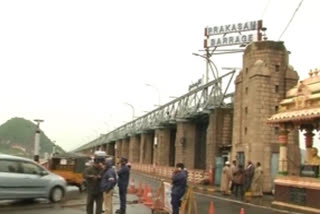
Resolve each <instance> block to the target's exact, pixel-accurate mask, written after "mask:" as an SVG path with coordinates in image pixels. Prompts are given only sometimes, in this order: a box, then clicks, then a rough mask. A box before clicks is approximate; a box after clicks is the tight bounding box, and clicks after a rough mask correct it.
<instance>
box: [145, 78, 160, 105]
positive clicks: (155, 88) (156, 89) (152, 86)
mask: <svg viewBox="0 0 320 214" xmlns="http://www.w3.org/2000/svg"><path fill="white" fill-rule="evenodd" d="M145 86H148V87H151V88H153V89H154V90H155V91H157V93H158V105H159V106H160V105H161V100H160V91H159V89H158V88H157V87H155V86H154V85H151V84H148V83H147V84H145Z"/></svg>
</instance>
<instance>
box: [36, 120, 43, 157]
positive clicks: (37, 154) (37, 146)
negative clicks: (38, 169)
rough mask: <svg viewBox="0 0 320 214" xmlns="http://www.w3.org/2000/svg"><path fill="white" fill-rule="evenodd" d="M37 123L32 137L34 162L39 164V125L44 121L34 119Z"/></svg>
mask: <svg viewBox="0 0 320 214" xmlns="http://www.w3.org/2000/svg"><path fill="white" fill-rule="evenodd" d="M34 121H35V122H36V123H37V128H36V133H35V137H34V157H33V159H34V161H36V162H39V150H40V134H41V130H40V123H41V122H43V121H44V120H40V119H35V120H34Z"/></svg>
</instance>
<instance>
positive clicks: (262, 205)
mask: <svg viewBox="0 0 320 214" xmlns="http://www.w3.org/2000/svg"><path fill="white" fill-rule="evenodd" d="M131 178H133V179H134V180H135V183H136V186H137V184H138V183H139V182H140V181H141V182H142V183H144V184H145V183H147V184H149V185H150V187H151V189H152V190H153V191H155V190H156V189H157V188H158V187H159V186H160V181H159V180H156V179H153V178H151V177H149V176H144V175H142V174H138V173H131ZM195 198H196V201H197V207H198V213H199V214H207V213H208V209H209V204H210V202H211V201H212V202H213V204H214V210H215V213H216V214H238V213H240V209H241V208H244V210H245V214H284V213H285V214H288V213H290V214H292V213H293V212H288V211H284V210H276V209H273V208H271V207H270V199H269V198H268V196H266V197H264V199H256V200H259V201H255V204H248V203H245V202H242V201H239V200H235V199H233V198H232V197H224V196H222V195H220V193H211V194H209V193H207V194H197V193H196V194H195Z"/></svg>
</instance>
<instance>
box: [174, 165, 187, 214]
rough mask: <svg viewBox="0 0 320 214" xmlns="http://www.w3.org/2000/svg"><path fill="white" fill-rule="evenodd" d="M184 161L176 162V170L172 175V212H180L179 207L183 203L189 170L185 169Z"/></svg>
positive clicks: (175, 213)
mask: <svg viewBox="0 0 320 214" xmlns="http://www.w3.org/2000/svg"><path fill="white" fill-rule="evenodd" d="M184 169H185V168H184V164H183V163H177V164H176V170H175V171H174V172H173V175H172V189H171V206H172V214H179V207H180V205H181V198H182V196H183V195H184V193H185V191H186V187H187V176H188V175H187V171H186V170H184Z"/></svg>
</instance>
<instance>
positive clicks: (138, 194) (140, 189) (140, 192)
mask: <svg viewBox="0 0 320 214" xmlns="http://www.w3.org/2000/svg"><path fill="white" fill-rule="evenodd" d="M136 195H137V196H138V197H141V196H142V195H143V189H142V184H141V182H140V183H139V188H138V191H137V194H136Z"/></svg>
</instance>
